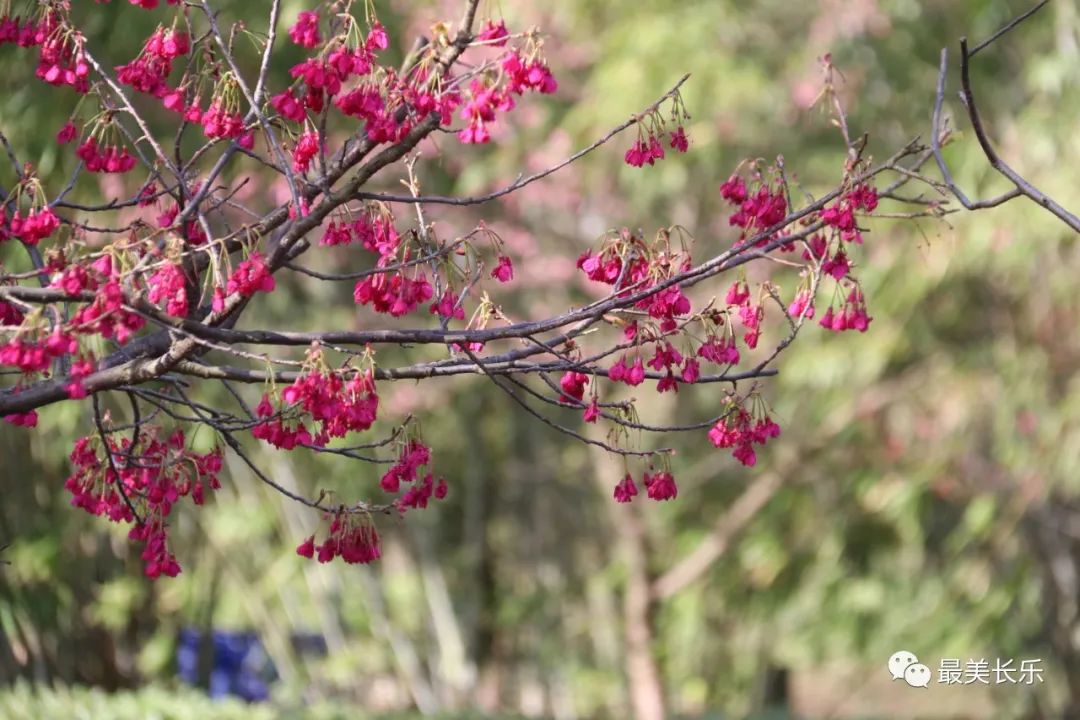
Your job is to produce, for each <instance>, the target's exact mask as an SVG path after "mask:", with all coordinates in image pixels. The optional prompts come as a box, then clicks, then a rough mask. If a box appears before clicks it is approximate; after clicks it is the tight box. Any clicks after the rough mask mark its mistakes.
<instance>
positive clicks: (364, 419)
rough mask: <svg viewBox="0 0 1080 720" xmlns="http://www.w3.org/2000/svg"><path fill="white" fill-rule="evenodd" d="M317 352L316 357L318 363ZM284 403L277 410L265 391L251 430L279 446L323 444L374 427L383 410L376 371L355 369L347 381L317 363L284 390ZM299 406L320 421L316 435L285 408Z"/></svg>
mask: <svg viewBox="0 0 1080 720" xmlns="http://www.w3.org/2000/svg"><path fill="white" fill-rule="evenodd" d="M317 357H318V354H317V353H313V354H312V360H313V361H314V362H315V363H316V364H317ZM281 401H282V404H283V407H282V408H281V409H280V410H275V408H274V405H273V404H272V403H271V401H270V396H269V395H266V394H264V395H263V397H262V400H261V401H260V402H259V405H258V407H257V408H256V410H255V413H256V415H257V416H258V417H259V418H260V422H259V424H257V425H256V426H255V427H254V428H253V429H252V431H251V434H252V435H254V436H255V437H257V438H259V439H260V440H265V441H266V442H268V443H270V444H271V445H273V446H274V447H276V448H281V449H284V450H292V449H293V448H295V447H296V446H297V445H314V446H316V447H323V446H325V445H326V444H327V442H329V440H330V438H339V437H344V436H345V435H346V434H347V433H349V432H363V431H364V430H368V429H370V428H371V426H372V424H374V422H375V420H376V417H377V416H378V411H379V396H378V394H377V392H376V390H375V377H374V374H373V373H372V372H371V371H370V370H368V371H365V372H354V373H353V375H352V377H351V378H350V379H349V380H348V381H346V380H345V379H344V377H343V374H342V373H338V372H330V371H329V370H326V369H325V368H322V367H315V369H313V370H312V371H310V372H306V373H305V374H303V375H301V376H300V377H299V378H297V379H296V380H295V381H294V382H293V383H292V384H291V385H289V386H287V387H286V388H285V389H284V390H283V391H282V393H281ZM290 407H295V408H297V409H299V410H302V411H303V412H304V413H306V414H307V415H308V416H310V417H311V419H312V421H313V422H315V423H318V424H319V427H318V428H317V430H316V432H315V434H314V435H312V434H311V431H310V430H308V428H307V426H306V425H305V424H304V422H303V421H302V420H299V419H287V418H286V417H285V412H284V410H286V409H288V408H290Z"/></svg>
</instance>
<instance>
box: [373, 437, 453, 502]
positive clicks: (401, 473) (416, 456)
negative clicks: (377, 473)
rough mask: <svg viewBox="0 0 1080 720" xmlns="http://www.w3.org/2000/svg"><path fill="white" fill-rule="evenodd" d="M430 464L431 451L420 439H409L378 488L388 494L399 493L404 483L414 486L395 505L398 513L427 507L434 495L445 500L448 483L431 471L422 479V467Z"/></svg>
mask: <svg viewBox="0 0 1080 720" xmlns="http://www.w3.org/2000/svg"><path fill="white" fill-rule="evenodd" d="M430 462H431V449H430V448H428V447H427V446H426V445H424V443H422V442H420V441H419V440H409V441H407V442H405V443H403V444H402V446H401V450H400V452H399V453H398V459H397V462H395V463H394V464H393V465H391V466H390V469H389V470H387V471H386V473H385V474H383V476H382V480H380V482H379V485H380V486H381V487H382V489H383V490H385V491H386V492H388V493H397V492H400V491H401V484H402V483H412V485H410V486H409V488H408V489H407V490H406V491H405V492H404V494H402V495H401V497H399V498H398V499H397V500H396V501H395V502H394V505H395V507H397V509H398V511H399V512H405V511H406V510H407V509H409V508H413V509H423V508H426V507H427V504H428V501H429V500H430V499H431V498H432V496H434V497H435V498H436V499H438V500H442V499H443V498H445V497H446V480H444V479H443V478H439V479H438V480H437V481H436V480H435V476H434V475H433V474H432V473H430V472H429V473H427V474H425V475H424V476H423V477H422V478H421V477H420V468H421V467H423V466H425V465H427V464H428V463H430Z"/></svg>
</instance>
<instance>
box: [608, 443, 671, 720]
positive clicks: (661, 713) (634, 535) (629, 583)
mask: <svg viewBox="0 0 1080 720" xmlns="http://www.w3.org/2000/svg"><path fill="white" fill-rule="evenodd" d="M591 432H593V433H594V434H596V432H598V431H596V430H591ZM594 439H597V440H603V437H598V438H594ZM589 450H590V453H592V457H593V467H595V468H596V479H597V481H598V482H599V483H600V491H601V502H604V503H607V505H608V506H609V507H610V509H611V510H610V512H611V523H612V526H613V530H614V532H615V536H616V538H617V548H616V549H617V553H618V555H619V556H620V557H621V559H622V561H623V563H624V564H625V566H626V589H625V593H624V595H623V636H624V639H625V642H626V661H625V670H626V682H627V686H628V694H629V699H630V707H631V710H632V712H633V717H634V718H635V720H664V719H665V718H666V717H667V712H666V709H665V702H664V684H663V681H662V680H661V677H660V667H659V664H658V663H657V661H656V655H655V653H654V652H653V639H654V637H655V634H656V633H655V627H654V620H655V618H654V613H653V610H654V607H653V603H652V599H651V598H652V594H651V589H652V582H653V578H652V577H650V575H649V568H648V557H649V555H648V549H649V548H648V539H647V537H646V535H645V523H644V521H643V520H642V518H641V515H640V514H639V512H638V507H639V505H640V499H641V498H640V496H639V502H638V503H627V504H625V505H622V504H619V503H616V502H615V501H614V500H613V499H612V498H611V493H612V489H613V488H614V487H615V485H616V484H617V483H618V482H619V480H620V479H622V476H623V473H624V470H623V467H622V462H621V461H620V460H619V459H618V458H617V457H614V456H612V455H610V454H608V453H607V452H605V451H604V450H603V449H602V448H598V447H595V446H590V448H589ZM642 491H644V490H643V489H642Z"/></svg>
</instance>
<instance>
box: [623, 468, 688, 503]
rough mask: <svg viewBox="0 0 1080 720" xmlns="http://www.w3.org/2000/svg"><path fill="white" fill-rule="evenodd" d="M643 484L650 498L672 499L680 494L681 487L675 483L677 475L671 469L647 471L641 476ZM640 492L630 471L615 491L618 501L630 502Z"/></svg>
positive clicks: (659, 499) (658, 499)
mask: <svg viewBox="0 0 1080 720" xmlns="http://www.w3.org/2000/svg"><path fill="white" fill-rule="evenodd" d="M641 484H642V485H644V486H645V493H646V495H648V497H649V499H650V500H657V501H661V500H672V499H674V498H675V497H677V496H678V494H679V487H678V486H677V485H676V484H675V477H674V476H673V475H672V474H671V472H670V471H669V470H661V471H660V472H657V473H649V472H646V473H645V474H644V475H642V477H641ZM637 494H638V488H637V484H636V483H635V482H634V478H633V476H632V475H631V474H630V473H626V475H624V476H623V479H622V480H620V481H619V482H618V484H617V485H616V486H615V491H614V493H613V495H614V497H615V501H616V502H620V503H628V502H630V501H632V500H633V499H634V498H635V497H636V496H637Z"/></svg>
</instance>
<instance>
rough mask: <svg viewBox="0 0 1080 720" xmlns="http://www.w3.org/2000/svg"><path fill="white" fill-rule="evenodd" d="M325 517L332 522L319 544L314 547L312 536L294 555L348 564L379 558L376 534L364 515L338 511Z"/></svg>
mask: <svg viewBox="0 0 1080 720" xmlns="http://www.w3.org/2000/svg"><path fill="white" fill-rule="evenodd" d="M328 518H332V519H331V520H330V526H329V529H328V530H327V533H326V538H325V539H324V540H323V542H322V543H321V544H319V545H316V544H315V536H314V535H312V536H311V537H309V538H308V539H307V540H305V541H304V542H302V543H300V545H298V546H297V548H296V554H297V555H299V556H300V557H305V558H313V557H318V560H319V562H321V563H328V562H330V561H331V560H333V559H334V558H336V557H340V558H341V559H342V560H344V561H345V562H347V563H349V564H350V565H355V564H366V563H370V562H372V561H374V560H378V559H379V555H380V551H379V533H378V532H377V531H376V530H375V525H374V524H373V523H372V522H371V518H370V517H369V516H368V515H367V514H365V513H358V512H347V511H345V510H341V511H338V512H336V513H333V514H328Z"/></svg>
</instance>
